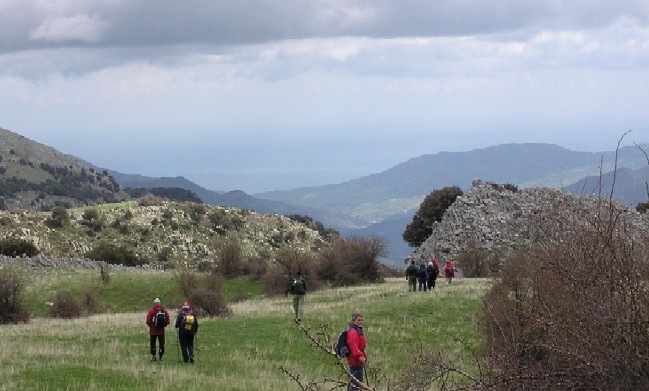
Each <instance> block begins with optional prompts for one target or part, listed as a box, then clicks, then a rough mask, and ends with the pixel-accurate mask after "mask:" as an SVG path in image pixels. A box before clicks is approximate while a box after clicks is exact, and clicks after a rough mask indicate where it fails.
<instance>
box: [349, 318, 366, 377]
mask: <svg viewBox="0 0 649 391" xmlns="http://www.w3.org/2000/svg"><path fill="white" fill-rule="evenodd" d="M366 344H367V341H366V340H365V334H363V329H362V328H359V327H357V326H355V325H352V326H351V327H350V328H349V331H348V332H347V346H349V356H347V363H348V364H349V366H350V367H364V366H365V364H364V363H363V362H362V361H361V357H365V359H367V356H366V355H365V345H366Z"/></svg>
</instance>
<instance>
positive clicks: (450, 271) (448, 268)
mask: <svg viewBox="0 0 649 391" xmlns="http://www.w3.org/2000/svg"><path fill="white" fill-rule="evenodd" d="M444 277H446V280H447V281H448V284H449V285H450V284H451V281H453V277H455V268H454V267H453V262H451V261H450V260H449V261H446V265H445V266H444Z"/></svg>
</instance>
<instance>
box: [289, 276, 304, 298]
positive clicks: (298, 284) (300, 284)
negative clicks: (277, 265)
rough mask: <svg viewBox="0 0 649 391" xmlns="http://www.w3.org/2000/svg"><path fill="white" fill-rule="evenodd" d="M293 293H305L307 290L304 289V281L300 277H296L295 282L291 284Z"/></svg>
mask: <svg viewBox="0 0 649 391" xmlns="http://www.w3.org/2000/svg"><path fill="white" fill-rule="evenodd" d="M291 293H294V294H296V295H303V294H305V293H306V290H305V289H304V281H302V280H301V279H299V278H296V279H294V280H293V284H292V285H291Z"/></svg>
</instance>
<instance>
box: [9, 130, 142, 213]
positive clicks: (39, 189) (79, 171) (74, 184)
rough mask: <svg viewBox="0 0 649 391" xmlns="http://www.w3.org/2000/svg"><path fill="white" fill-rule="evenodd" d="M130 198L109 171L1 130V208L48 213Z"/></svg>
mask: <svg viewBox="0 0 649 391" xmlns="http://www.w3.org/2000/svg"><path fill="white" fill-rule="evenodd" d="M127 198H129V197H128V195H127V194H126V193H124V192H123V191H122V189H121V187H120V185H119V184H118V183H117V182H116V181H115V180H114V179H113V178H112V177H111V176H110V175H109V174H108V173H107V172H106V171H102V172H99V171H96V170H95V169H93V168H89V167H87V166H85V165H84V164H82V163H80V162H78V161H77V160H75V159H73V158H71V157H69V156H67V155H64V154H61V153H60V152H58V151H57V150H55V149H53V148H50V147H47V146H45V145H42V144H39V143H36V142H34V141H32V140H29V139H27V138H25V137H23V136H21V135H18V134H16V133H13V132H10V131H8V130H5V129H2V128H0V209H15V208H19V209H44V210H49V209H52V208H53V207H55V206H57V205H64V206H80V205H87V204H89V203H105V202H115V201H120V200H124V199H127Z"/></svg>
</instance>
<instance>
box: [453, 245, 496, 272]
mask: <svg viewBox="0 0 649 391" xmlns="http://www.w3.org/2000/svg"><path fill="white" fill-rule="evenodd" d="M455 266H456V267H457V268H458V269H459V270H461V271H462V275H463V276H464V277H469V278H472V277H491V276H494V275H496V274H498V271H499V269H500V257H499V256H498V254H496V253H494V252H489V251H486V250H484V249H480V248H478V247H477V246H475V245H470V246H469V248H468V249H467V250H466V251H464V252H462V253H460V254H458V256H457V257H455Z"/></svg>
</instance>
